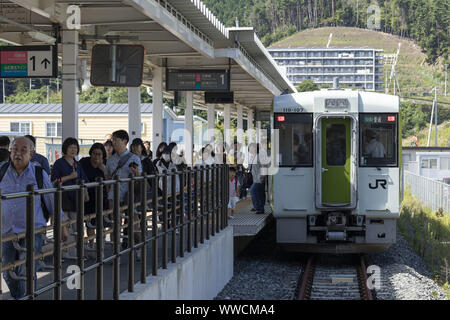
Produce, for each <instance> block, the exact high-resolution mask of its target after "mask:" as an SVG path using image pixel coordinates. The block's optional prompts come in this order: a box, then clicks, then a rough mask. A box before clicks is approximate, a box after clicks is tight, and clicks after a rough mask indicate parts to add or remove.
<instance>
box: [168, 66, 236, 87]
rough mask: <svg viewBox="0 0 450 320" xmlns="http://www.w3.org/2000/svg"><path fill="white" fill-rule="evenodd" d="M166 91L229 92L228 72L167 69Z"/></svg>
mask: <svg viewBox="0 0 450 320" xmlns="http://www.w3.org/2000/svg"><path fill="white" fill-rule="evenodd" d="M166 90H167V91H230V71H229V70H177V69H167V72H166Z"/></svg>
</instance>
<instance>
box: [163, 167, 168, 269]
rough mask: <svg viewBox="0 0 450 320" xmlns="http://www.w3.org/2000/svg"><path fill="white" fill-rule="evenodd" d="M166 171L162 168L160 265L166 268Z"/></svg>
mask: <svg viewBox="0 0 450 320" xmlns="http://www.w3.org/2000/svg"><path fill="white" fill-rule="evenodd" d="M167 178H168V176H167V171H166V170H164V176H163V177H162V179H163V190H162V193H163V194H162V196H163V198H162V200H163V230H162V231H163V239H162V241H163V243H162V267H163V269H167V262H168V256H169V255H168V239H167V222H168V219H167Z"/></svg>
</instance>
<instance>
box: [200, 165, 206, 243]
mask: <svg viewBox="0 0 450 320" xmlns="http://www.w3.org/2000/svg"><path fill="white" fill-rule="evenodd" d="M204 174H205V169H204V167H203V166H200V243H203V242H204V241H205V229H204V228H205V220H204V214H205V190H204V188H205V175H204Z"/></svg>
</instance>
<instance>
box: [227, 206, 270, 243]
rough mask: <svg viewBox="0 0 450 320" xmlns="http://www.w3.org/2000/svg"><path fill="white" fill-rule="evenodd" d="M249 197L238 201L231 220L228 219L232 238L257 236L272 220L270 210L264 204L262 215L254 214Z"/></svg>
mask: <svg viewBox="0 0 450 320" xmlns="http://www.w3.org/2000/svg"><path fill="white" fill-rule="evenodd" d="M252 208H253V204H252V200H251V198H250V197H248V198H245V199H243V200H241V201H239V202H238V203H237V204H236V210H235V213H234V217H233V219H228V225H229V226H232V227H233V236H234V237H245V236H255V235H257V234H258V233H259V232H260V231H261V230H262V229H263V228H264V226H265V225H266V224H267V222H268V221H269V220H270V219H271V218H272V209H271V207H270V205H268V204H266V206H265V207H264V214H256V213H255V212H254V211H251V209H252Z"/></svg>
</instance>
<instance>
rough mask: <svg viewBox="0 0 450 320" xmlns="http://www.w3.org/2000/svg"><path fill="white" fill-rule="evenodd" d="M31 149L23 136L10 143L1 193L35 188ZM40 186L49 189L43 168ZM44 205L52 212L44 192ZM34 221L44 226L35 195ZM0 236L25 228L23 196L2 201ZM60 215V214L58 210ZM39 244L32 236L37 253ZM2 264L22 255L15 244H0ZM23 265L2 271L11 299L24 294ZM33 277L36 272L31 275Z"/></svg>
mask: <svg viewBox="0 0 450 320" xmlns="http://www.w3.org/2000/svg"><path fill="white" fill-rule="evenodd" d="M33 151H34V144H33V142H32V141H31V140H30V139H28V138H25V137H20V138H17V139H15V140H14V141H13V142H12V145H11V164H10V166H9V168H8V169H7V171H6V173H5V175H4V177H3V179H2V181H1V182H0V189H1V190H2V193H3V194H8V193H17V192H24V191H26V187H27V185H30V184H31V185H34V187H35V189H38V186H37V181H36V177H35V165H34V164H33V163H31V162H30V159H31V154H32V152H33ZM42 175H43V188H44V189H48V188H52V187H53V186H52V183H51V182H50V178H49V177H48V175H47V174H46V173H45V172H44V171H43V172H42ZM42 197H44V199H43V200H44V204H45V206H46V208H47V209H48V211H49V212H50V214H53V210H54V204H53V195H52V194H45V195H42ZM34 201H35V203H34V207H35V221H34V228H35V229H38V228H41V227H44V226H46V225H47V222H46V220H45V218H44V214H43V212H42V207H41V195H36V196H35V200H34ZM1 205H2V216H1V219H2V236H3V237H4V236H7V235H10V234H18V233H22V232H25V230H26V198H25V197H22V198H16V199H9V200H3V201H2V204H1ZM61 215H63V213H62V212H61ZM67 235H68V234H67V230H66V228H65V227H63V228H62V240H63V241H65V239H66V238H67ZM18 245H19V246H21V247H25V238H21V239H20V240H19V241H18ZM41 246H42V234H36V235H35V252H40V251H41ZM2 258H3V261H2V264H3V265H4V266H5V265H8V264H10V263H14V262H15V261H16V260H19V259H22V258H23V252H22V251H21V250H18V249H17V244H14V243H13V241H8V242H5V243H3V244H2ZM24 275H25V265H21V266H19V267H16V268H14V269H13V270H9V271H6V272H4V273H3V278H4V279H5V281H6V284H7V285H8V288H9V290H10V293H11V295H12V296H13V297H14V298H15V299H19V298H21V297H23V296H24V295H25V280H22V279H23V277H24ZM35 279H36V275H35Z"/></svg>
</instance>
